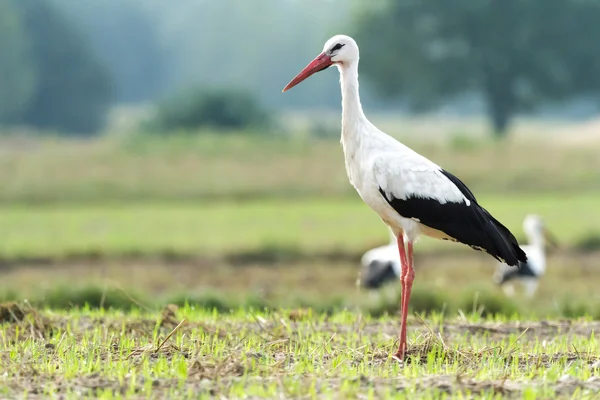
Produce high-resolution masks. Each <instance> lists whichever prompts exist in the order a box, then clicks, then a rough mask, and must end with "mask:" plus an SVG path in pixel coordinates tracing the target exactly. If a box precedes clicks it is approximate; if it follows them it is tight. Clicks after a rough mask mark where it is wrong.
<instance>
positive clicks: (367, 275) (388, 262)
mask: <svg viewBox="0 0 600 400" xmlns="http://www.w3.org/2000/svg"><path fill="white" fill-rule="evenodd" d="M389 232H390V242H389V243H388V244H386V245H384V246H380V247H375V248H374V249H371V250H369V251H367V252H366V253H365V254H363V256H362V257H361V259H360V263H361V265H362V268H363V272H362V277H361V280H360V281H361V285H362V286H363V287H365V288H367V289H377V288H379V287H381V285H383V284H384V283H386V282H387V281H391V280H392V279H396V278H398V277H400V274H401V271H402V267H401V266H400V254H399V253H398V244H397V242H396V236H395V235H394V232H392V230H391V229H390V230H389Z"/></svg>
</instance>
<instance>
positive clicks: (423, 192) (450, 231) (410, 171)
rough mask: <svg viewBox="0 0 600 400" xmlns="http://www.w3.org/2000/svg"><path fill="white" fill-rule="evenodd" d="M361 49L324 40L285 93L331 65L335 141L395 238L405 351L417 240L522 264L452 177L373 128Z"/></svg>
mask: <svg viewBox="0 0 600 400" xmlns="http://www.w3.org/2000/svg"><path fill="white" fill-rule="evenodd" d="M358 60H359V52H358V46H357V44H356V42H355V41H354V40H353V39H352V38H350V37H348V36H344V35H337V36H334V37H333V38H331V39H329V40H328V41H327V42H326V43H325V46H324V48H323V52H322V53H321V54H320V55H319V56H317V58H315V59H314V60H313V61H312V62H311V63H310V64H308V65H307V66H306V67H305V68H304V69H303V70H302V71H301V72H300V73H299V74H298V75H297V76H296V77H295V78H294V79H292V81H290V83H289V84H288V85H287V86H286V87H285V88H284V90H283V91H286V90H288V89H290V88H291V87H293V86H295V85H297V84H298V83H300V82H301V81H303V80H304V79H306V78H308V77H309V76H310V75H312V74H314V73H316V72H319V71H322V70H323V69H326V68H328V67H329V66H331V65H336V66H337V68H338V70H339V71H340V85H341V90H342V136H341V143H342V148H343V151H344V157H345V162H346V171H347V173H348V178H349V180H350V183H351V184H352V185H353V186H354V188H355V189H356V191H357V192H358V194H359V195H360V197H361V198H362V200H363V201H364V202H365V203H366V204H367V205H368V206H369V207H370V208H371V209H373V210H374V211H375V212H376V213H377V214H378V215H379V217H380V218H381V219H382V220H383V222H384V223H385V224H386V225H387V226H388V227H389V228H390V229H391V230H392V232H393V233H394V236H395V237H396V243H397V246H398V250H399V255H400V262H401V276H400V282H401V286H402V299H401V324H400V338H399V340H400V343H399V347H398V351H397V352H396V354H395V357H397V358H398V359H400V360H403V359H404V354H405V352H406V348H407V347H406V346H407V344H406V319H407V315H408V303H409V301H410V295H411V290H412V283H413V281H414V276H415V272H414V268H413V244H414V242H415V241H416V240H417V239H418V237H419V236H421V235H426V236H430V237H434V238H438V239H443V240H451V241H455V242H460V243H464V244H467V245H469V246H471V247H472V248H474V249H477V250H482V251H485V252H487V253H489V254H491V255H492V256H493V257H495V258H497V259H498V260H501V261H503V262H505V263H506V264H508V265H511V266H516V265H518V262H519V261H525V260H526V256H525V253H523V251H522V250H521V249H520V248H519V245H518V243H517V240H516V239H515V238H514V236H513V235H512V234H511V233H510V231H509V230H508V229H507V228H505V227H504V226H503V225H502V224H500V222H498V221H497V220H495V219H494V218H493V217H492V216H491V215H490V214H489V213H488V212H487V211H486V210H485V209H483V208H482V207H480V206H479V204H478V203H477V200H476V199H475V196H474V195H473V194H472V193H471V191H470V190H469V189H468V188H467V187H466V186H465V185H464V184H463V183H462V182H461V181H460V180H459V179H458V178H456V177H455V176H454V175H452V174H450V173H449V172H447V171H444V170H443V169H442V168H440V167H439V166H438V165H436V164H435V163H433V162H432V161H430V160H428V159H427V158H425V157H423V156H421V155H420V154H418V153H416V152H415V151H413V150H411V149H410V148H408V147H406V146H405V145H403V144H402V143H400V142H398V141H397V140H396V139H394V138H392V137H391V136H389V135H387V134H385V133H383V132H382V131H380V130H379V129H377V127H375V126H374V125H373V124H372V123H371V122H370V121H369V120H368V119H367V118H366V116H365V114H364V112H363V110H362V106H361V103H360V96H359V91H358Z"/></svg>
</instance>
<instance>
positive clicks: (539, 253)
mask: <svg viewBox="0 0 600 400" xmlns="http://www.w3.org/2000/svg"><path fill="white" fill-rule="evenodd" d="M523 231H525V234H526V235H527V239H528V241H529V244H528V245H525V246H521V248H522V249H523V251H525V253H526V254H527V261H525V262H519V269H514V268H510V267H509V266H508V265H506V264H505V263H502V262H500V263H498V265H497V268H496V272H495V274H494V281H495V282H496V283H497V284H498V285H500V286H501V287H502V289H503V290H504V293H506V295H507V296H513V295H514V293H515V290H514V287H513V283H515V282H519V283H520V284H521V285H522V286H523V288H524V289H525V295H526V296H527V297H529V298H532V297H533V296H534V295H535V292H536V291H537V288H538V286H539V282H540V278H541V277H542V276H543V275H544V273H545V272H546V244H549V245H551V246H553V247H555V246H556V240H555V239H554V237H553V235H552V234H551V233H550V231H549V230H548V229H547V228H546V226H545V224H544V222H543V220H542V218H541V217H539V216H537V215H533V214H530V215H528V216H527V217H525V220H524V221H523Z"/></svg>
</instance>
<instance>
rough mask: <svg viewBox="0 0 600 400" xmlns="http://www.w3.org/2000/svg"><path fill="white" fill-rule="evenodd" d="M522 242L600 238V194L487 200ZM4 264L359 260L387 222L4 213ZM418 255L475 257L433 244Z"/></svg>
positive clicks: (319, 209)
mask: <svg viewBox="0 0 600 400" xmlns="http://www.w3.org/2000/svg"><path fill="white" fill-rule="evenodd" d="M479 199H480V202H481V204H483V205H484V206H485V207H486V208H487V209H488V210H489V211H490V212H492V213H493V214H494V215H496V216H497V217H498V218H499V219H500V220H501V221H503V222H504V223H505V224H506V225H507V226H508V227H509V228H510V229H512V230H513V231H515V234H516V235H517V237H518V238H521V239H523V240H524V239H525V237H524V234H523V233H522V229H521V225H522V221H523V218H524V216H525V215H526V214H528V213H538V214H540V215H542V216H543V217H544V218H545V220H546V221H547V223H548V225H549V227H550V228H551V229H552V230H554V231H556V235H557V237H558V239H559V240H560V242H561V244H562V246H564V247H578V246H579V245H580V244H585V242H586V241H587V240H588V239H589V238H598V237H600V213H598V212H597V207H598V204H599V203H600V194H599V195H595V194H581V195H565V196H561V195H559V194H556V195H542V194H523V195H520V194H519V195H518V194H507V195H500V194H496V195H491V194H486V195H482V196H479ZM0 226H2V227H3V229H2V230H1V231H0V254H1V255H2V258H4V259H5V260H18V259H39V258H42V259H58V260H60V259H65V258H67V259H68V258H69V257H77V256H78V257H84V258H85V257H92V258H98V257H100V258H114V257H127V256H149V257H152V256H162V255H166V256H181V257H187V258H219V257H221V258H223V257H225V258H227V257H237V258H240V257H241V258H244V255H246V256H248V258H252V256H255V257H260V256H261V255H262V256H263V257H265V258H273V257H274V258H277V257H278V255H279V256H281V257H284V258H286V257H287V258H290V257H291V258H318V257H320V256H323V255H328V254H329V255H335V254H341V255H342V256H343V255H344V254H346V255H350V256H353V257H357V256H358V255H360V254H361V253H362V252H364V251H366V250H368V249H369V247H370V246H375V245H380V244H382V243H385V242H386V241H387V237H388V236H387V231H386V228H385V226H384V225H383V223H382V222H381V221H380V220H379V218H378V217H377V216H376V215H375V214H374V213H373V212H372V211H371V210H370V209H369V208H368V207H367V206H365V205H364V204H363V203H362V202H361V200H360V199H359V198H358V196H357V195H355V196H353V197H347V198H342V197H340V198H322V199H302V200H295V199H287V200H286V199H273V200H253V201H245V202H232V201H224V202H207V201H198V202H192V201H184V202H154V201H147V202H138V203H132V202H130V203H118V204H114V203H113V204H111V203H109V204H106V205H98V204H75V205H68V204H65V205H35V204H34V205H24V206H18V205H2V206H0ZM417 248H418V250H417V251H419V252H421V251H428V250H436V249H437V250H439V249H447V250H451V251H460V250H466V251H471V250H470V249H469V248H467V247H465V246H460V245H454V244H449V243H444V242H441V241H434V240H430V239H427V238H424V239H423V240H422V241H421V242H419V244H418V247H417Z"/></svg>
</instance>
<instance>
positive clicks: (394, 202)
mask: <svg viewBox="0 0 600 400" xmlns="http://www.w3.org/2000/svg"><path fill="white" fill-rule="evenodd" d="M440 172H441V173H442V174H443V175H444V176H445V177H446V178H448V179H449V180H450V181H452V183H453V184H454V185H456V187H457V188H458V189H459V190H460V191H461V192H462V194H463V195H464V196H465V197H466V198H467V199H468V200H469V201H470V202H471V204H470V205H467V204H466V203H464V202H461V203H455V202H446V203H444V204H442V203H440V202H439V201H438V200H437V199H432V198H427V197H417V196H409V197H407V198H406V199H397V198H395V197H393V196H392V197H391V198H388V196H387V195H386V193H385V192H384V191H383V190H382V189H381V187H380V188H379V192H380V193H381V194H382V196H383V197H384V198H385V199H386V201H387V202H388V203H389V204H390V205H391V206H392V207H393V208H394V210H396V211H397V212H398V214H400V215H401V216H403V217H404V218H414V219H417V220H418V221H419V222H420V223H421V224H423V225H426V226H428V227H430V228H433V229H437V230H439V231H442V232H444V233H445V234H446V235H448V236H449V237H451V238H453V239H455V240H456V241H458V242H460V243H463V244H466V245H468V246H471V247H472V248H474V249H475V250H481V251H485V252H486V253H488V254H490V255H491V256H493V257H494V258H496V259H497V260H499V261H502V262H505V263H506V264H508V265H511V266H517V265H519V261H521V262H525V261H527V256H526V255H525V252H524V251H523V250H522V249H521V247H519V243H518V242H517V239H516V238H515V237H514V235H513V234H512V233H511V232H510V231H509V230H508V228H506V227H505V226H504V225H502V224H501V223H500V222H498V221H497V220H496V219H495V218H494V217H492V216H491V215H490V213H489V212H487V210H485V209H484V208H483V207H481V206H480V205H479V204H478V203H477V200H476V199H475V195H473V193H472V192H471V191H470V190H469V188H467V186H466V185H465V184H464V183H462V182H461V181H460V179H458V178H457V177H456V176H454V175H452V174H451V173H450V172H447V171H444V170H441V171H440Z"/></svg>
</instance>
